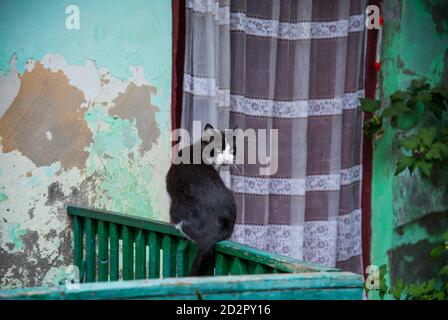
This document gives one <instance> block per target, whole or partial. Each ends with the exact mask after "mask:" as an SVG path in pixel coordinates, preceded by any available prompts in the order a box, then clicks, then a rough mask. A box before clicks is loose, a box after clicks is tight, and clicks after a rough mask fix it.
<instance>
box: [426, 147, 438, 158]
mask: <svg viewBox="0 0 448 320" xmlns="http://www.w3.org/2000/svg"><path fill="white" fill-rule="evenodd" d="M425 158H426V159H428V160H442V154H441V153H440V149H438V148H431V150H429V151H428V152H427V153H426V154H425Z"/></svg>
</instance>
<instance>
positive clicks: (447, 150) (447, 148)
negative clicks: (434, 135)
mask: <svg viewBox="0 0 448 320" xmlns="http://www.w3.org/2000/svg"><path fill="white" fill-rule="evenodd" d="M431 149H436V150H438V151H439V152H440V154H441V156H442V157H443V158H448V145H446V144H444V143H442V142H436V143H434V144H432V145H431Z"/></svg>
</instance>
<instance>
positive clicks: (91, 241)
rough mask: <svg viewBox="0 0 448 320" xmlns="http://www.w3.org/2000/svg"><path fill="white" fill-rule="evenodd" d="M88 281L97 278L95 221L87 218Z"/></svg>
mask: <svg viewBox="0 0 448 320" xmlns="http://www.w3.org/2000/svg"><path fill="white" fill-rule="evenodd" d="M85 223H86V281H87V282H94V281H95V279H96V255H95V249H96V241H95V222H94V221H93V220H92V219H91V218H86V220H85Z"/></svg>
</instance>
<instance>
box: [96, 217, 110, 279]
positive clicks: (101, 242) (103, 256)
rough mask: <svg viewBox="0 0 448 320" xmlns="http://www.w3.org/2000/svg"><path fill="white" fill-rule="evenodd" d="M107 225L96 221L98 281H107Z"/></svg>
mask: <svg viewBox="0 0 448 320" xmlns="http://www.w3.org/2000/svg"><path fill="white" fill-rule="evenodd" d="M108 247H109V246H108V236H107V224H106V222H104V221H98V281H107V280H108V271H109V251H108V249H109V248H108Z"/></svg>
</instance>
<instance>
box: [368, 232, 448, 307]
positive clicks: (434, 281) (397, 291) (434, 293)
mask: <svg viewBox="0 0 448 320" xmlns="http://www.w3.org/2000/svg"><path fill="white" fill-rule="evenodd" d="M443 239H444V243H440V244H438V245H437V246H436V247H434V248H433V249H432V250H431V252H430V254H429V257H430V259H432V260H437V259H441V258H445V259H446V255H447V254H448V232H445V233H444V234H443ZM387 273H388V270H387V266H386V265H382V266H381V267H380V268H379V274H380V283H379V296H380V298H381V299H384V296H385V295H386V294H391V295H392V296H393V298H394V299H396V300H400V299H405V300H448V262H447V261H446V260H445V263H444V266H443V267H442V268H441V269H440V270H439V272H438V274H437V275H436V277H434V278H431V279H429V280H428V281H422V282H418V283H409V284H406V283H405V282H404V280H403V279H398V280H397V281H395V283H394V285H393V286H392V287H388V285H387V283H386V274H387ZM365 289H366V291H367V292H368V291H369V289H368V288H367V287H365Z"/></svg>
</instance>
